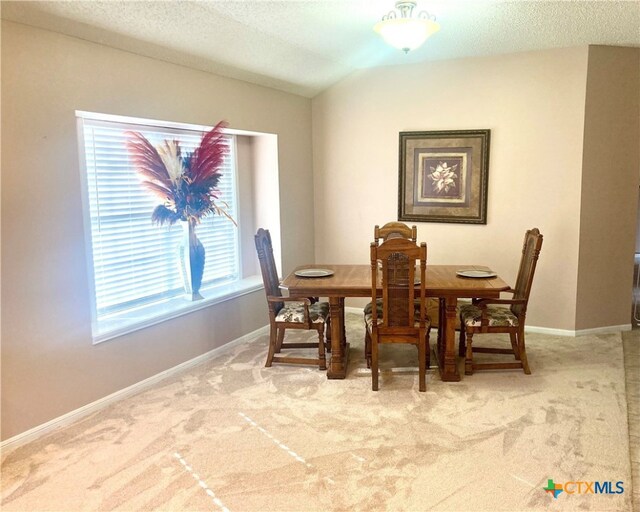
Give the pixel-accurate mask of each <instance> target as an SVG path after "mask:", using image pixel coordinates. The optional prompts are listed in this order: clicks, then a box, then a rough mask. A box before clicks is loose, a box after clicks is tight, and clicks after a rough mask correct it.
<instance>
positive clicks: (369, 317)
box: [364, 308, 431, 332]
mask: <svg viewBox="0 0 640 512" xmlns="http://www.w3.org/2000/svg"><path fill="white" fill-rule="evenodd" d="M381 309H382V308H379V311H378V313H379V316H378V317H377V320H378V325H380V324H381V323H382V310H381ZM425 320H426V321H425V328H427V329H428V328H429V327H430V326H431V319H430V318H429V317H427V318H426V319H425ZM364 323H365V325H366V326H367V330H368V331H369V332H371V328H372V327H373V313H372V312H371V308H369V313H365V315H364ZM414 325H415V326H416V327H419V326H420V319H418V320H416V321H415V322H414Z"/></svg>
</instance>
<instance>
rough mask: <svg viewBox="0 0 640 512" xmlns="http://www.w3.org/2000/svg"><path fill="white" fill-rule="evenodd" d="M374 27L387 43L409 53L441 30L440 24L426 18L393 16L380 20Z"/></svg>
mask: <svg viewBox="0 0 640 512" xmlns="http://www.w3.org/2000/svg"><path fill="white" fill-rule="evenodd" d="M373 29H374V30H375V31H376V32H377V33H378V34H380V35H381V36H382V39H384V40H385V42H386V43H387V44H389V45H391V46H393V47H394V48H397V49H399V50H403V51H404V52H405V53H407V52H408V51H409V50H414V49H416V48H418V47H419V46H420V45H421V44H422V43H424V42H425V41H426V39H427V37H429V36H430V35H431V34H434V33H435V32H437V31H438V30H440V24H439V23H436V22H435V21H433V20H430V19H426V18H391V19H386V20H382V21H379V22H378V23H376V24H375V26H374V27H373Z"/></svg>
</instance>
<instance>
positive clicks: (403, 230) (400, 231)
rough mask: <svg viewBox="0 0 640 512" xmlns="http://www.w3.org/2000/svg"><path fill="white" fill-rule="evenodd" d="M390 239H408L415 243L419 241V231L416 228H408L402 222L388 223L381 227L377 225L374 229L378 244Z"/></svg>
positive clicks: (375, 239)
mask: <svg viewBox="0 0 640 512" xmlns="http://www.w3.org/2000/svg"><path fill="white" fill-rule="evenodd" d="M388 238H408V239H409V240H411V241H413V242H415V241H416V240H417V239H418V229H417V228H416V227H415V226H411V227H409V226H407V225H406V224H403V223H402V222H387V223H386V224H385V225H384V226H382V227H380V226H378V225H377V224H376V225H375V227H374V228H373V239H374V241H375V243H376V244H379V243H380V241H383V242H384V241H385V240H387V239H388Z"/></svg>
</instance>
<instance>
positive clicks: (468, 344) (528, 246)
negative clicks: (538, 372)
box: [460, 228, 542, 375]
mask: <svg viewBox="0 0 640 512" xmlns="http://www.w3.org/2000/svg"><path fill="white" fill-rule="evenodd" d="M541 248H542V235H541V234H540V230H538V228H533V229H530V230H528V231H527V232H526V234H525V236H524V245H523V247H522V257H521V259H520V268H519V270H518V277H517V279H516V286H515V288H513V289H511V290H509V291H508V292H505V293H511V294H512V295H513V298H511V299H484V300H477V301H476V300H474V301H473V303H472V304H468V305H465V306H462V307H461V308H460V323H461V325H462V329H461V330H460V352H461V353H463V352H464V354H465V365H464V368H465V371H464V373H465V375H472V374H473V372H474V371H475V370H500V369H513V368H522V369H523V370H524V373H526V374H527V375H529V374H530V373H531V369H530V368H529V362H528V360H527V352H526V349H525V343H524V325H525V316H526V313H527V305H528V303H529V294H530V293H531V284H532V283H533V274H534V273H535V270H536V264H537V261H538V256H539V255H540V249H541ZM505 306H508V307H505ZM478 333H482V334H484V333H492V334H493V333H508V334H509V337H510V341H511V348H510V349H508V348H506V349H505V348H490V347H478V346H473V335H474V334H478ZM474 352H476V353H482V352H484V353H488V354H511V355H513V356H514V357H515V359H516V361H515V362H498V363H476V362H474V360H473V354H474Z"/></svg>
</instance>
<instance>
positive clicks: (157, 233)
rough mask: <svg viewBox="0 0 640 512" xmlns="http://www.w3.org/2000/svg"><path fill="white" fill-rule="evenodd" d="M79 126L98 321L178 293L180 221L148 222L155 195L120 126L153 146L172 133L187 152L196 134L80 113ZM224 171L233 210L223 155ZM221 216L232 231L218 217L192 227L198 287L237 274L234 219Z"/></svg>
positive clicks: (229, 167)
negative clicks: (200, 256)
mask: <svg viewBox="0 0 640 512" xmlns="http://www.w3.org/2000/svg"><path fill="white" fill-rule="evenodd" d="M83 127H84V146H85V158H86V170H87V184H88V196H89V209H90V217H91V238H92V252H93V268H94V283H95V295H96V312H97V318H98V320H100V319H101V318H104V317H105V316H106V315H108V314H111V313H116V312H123V311H127V310H129V309H134V308H136V307H138V306H142V305H145V304H148V303H151V302H156V301H158V300H162V299H165V298H169V297H174V296H177V295H181V294H182V293H183V290H182V282H181V280H180V276H179V273H178V267H177V261H178V260H177V246H178V241H179V238H180V235H181V227H180V226H178V225H173V226H170V227H167V226H157V225H154V224H152V222H151V213H152V212H153V209H154V208H155V207H156V206H157V205H158V204H160V200H159V199H158V198H157V197H156V196H154V195H152V194H151V193H150V192H149V191H147V190H146V189H144V188H142V186H141V185H140V180H139V178H138V175H137V174H136V172H135V170H134V169H133V167H132V165H131V163H130V161H129V155H128V153H127V150H126V147H125V140H126V136H125V132H127V131H138V132H140V133H142V134H143V135H144V136H145V137H146V138H147V139H148V140H149V141H150V142H151V143H152V144H154V145H157V144H159V143H161V142H162V141H163V140H165V139H176V140H179V141H180V144H181V147H182V150H183V151H193V149H194V148H195V147H196V146H197V145H198V144H199V143H200V140H201V137H202V132H200V131H193V130H182V129H173V128H163V127H156V126H154V127H149V126H140V125H135V124H128V123H118V122H110V121H98V120H93V119H83ZM223 172H224V179H223V180H221V182H220V185H221V188H222V193H221V199H224V200H225V201H226V202H227V203H229V205H230V207H232V209H233V211H234V213H235V208H236V188H235V159H234V158H231V157H230V158H227V159H226V161H225V165H224V169H223ZM232 205H233V206H232ZM216 217H218V216H216ZM224 220H225V221H226V224H229V225H230V227H231V228H233V229H230V228H229V226H227V225H225V223H224V222H222V219H218V218H216V219H209V220H206V221H203V222H202V224H201V225H199V226H198V228H197V234H198V236H199V238H200V239H201V240H202V243H203V245H204V247H205V251H206V264H205V275H204V277H203V285H205V284H212V283H216V282H228V281H231V280H235V279H237V278H238V273H239V272H238V251H237V246H238V240H237V237H238V234H237V230H236V228H235V226H234V225H233V223H231V222H230V221H228V220H227V219H226V218H225V219H224ZM218 266H219V267H220V269H217V268H215V267H218Z"/></svg>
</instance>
